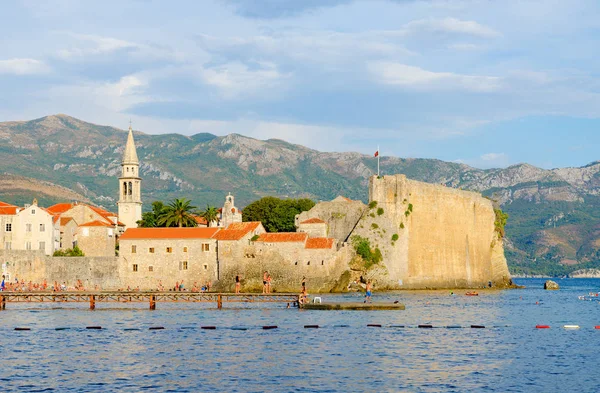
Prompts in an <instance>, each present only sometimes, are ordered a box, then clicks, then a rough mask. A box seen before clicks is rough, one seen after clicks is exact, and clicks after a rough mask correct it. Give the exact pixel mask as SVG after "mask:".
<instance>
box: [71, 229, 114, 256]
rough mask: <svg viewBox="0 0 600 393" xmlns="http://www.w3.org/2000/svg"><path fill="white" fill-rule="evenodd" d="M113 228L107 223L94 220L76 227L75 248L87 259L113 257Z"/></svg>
mask: <svg viewBox="0 0 600 393" xmlns="http://www.w3.org/2000/svg"><path fill="white" fill-rule="evenodd" d="M115 237H116V234H115V227H114V225H111V224H109V223H107V222H104V221H100V220H96V221H91V222H87V223H85V224H82V225H80V226H79V227H77V232H76V238H77V241H76V243H77V246H78V247H79V248H80V249H81V250H82V251H83V253H84V254H85V255H86V256H89V257H108V256H111V255H115V244H116V243H115Z"/></svg>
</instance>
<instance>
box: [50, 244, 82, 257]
mask: <svg viewBox="0 0 600 393" xmlns="http://www.w3.org/2000/svg"><path fill="white" fill-rule="evenodd" d="M52 256H54V257H84V256H85V254H84V253H83V251H81V248H79V247H77V246H75V247H73V248H72V249H70V248H69V249H66V250H64V251H63V250H56V251H54V254H52Z"/></svg>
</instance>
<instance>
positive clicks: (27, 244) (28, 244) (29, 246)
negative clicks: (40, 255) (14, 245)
mask: <svg viewBox="0 0 600 393" xmlns="http://www.w3.org/2000/svg"><path fill="white" fill-rule="evenodd" d="M25 249H26V250H31V242H27V243H25Z"/></svg>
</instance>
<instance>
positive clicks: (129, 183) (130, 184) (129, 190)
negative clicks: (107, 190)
mask: <svg viewBox="0 0 600 393" xmlns="http://www.w3.org/2000/svg"><path fill="white" fill-rule="evenodd" d="M131 189H132V187H131V182H129V195H131V191H132V190H131Z"/></svg>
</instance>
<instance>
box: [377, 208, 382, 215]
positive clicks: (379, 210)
mask: <svg viewBox="0 0 600 393" xmlns="http://www.w3.org/2000/svg"><path fill="white" fill-rule="evenodd" d="M382 214H383V208H381V207H380V208H379V209H377V215H378V216H380V215H382Z"/></svg>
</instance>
